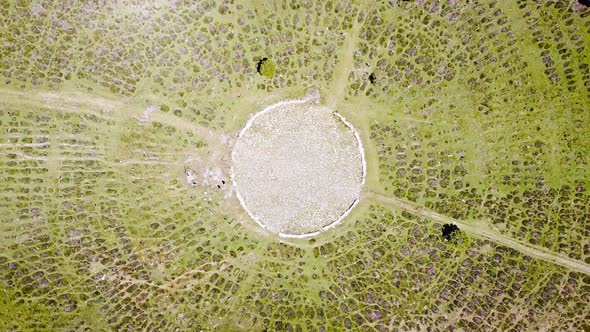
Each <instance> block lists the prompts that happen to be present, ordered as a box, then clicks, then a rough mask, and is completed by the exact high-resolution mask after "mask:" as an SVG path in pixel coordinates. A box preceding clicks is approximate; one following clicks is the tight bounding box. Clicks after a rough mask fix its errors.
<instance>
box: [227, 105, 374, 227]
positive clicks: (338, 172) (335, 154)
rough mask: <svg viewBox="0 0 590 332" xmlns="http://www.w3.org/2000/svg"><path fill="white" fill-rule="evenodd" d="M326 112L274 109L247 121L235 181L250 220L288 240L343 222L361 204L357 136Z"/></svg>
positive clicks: (237, 151) (360, 159)
mask: <svg viewBox="0 0 590 332" xmlns="http://www.w3.org/2000/svg"><path fill="white" fill-rule="evenodd" d="M343 120H344V119H343V118H342V117H341V116H340V115H338V114H337V113H334V112H333V111H332V110H330V109H329V108H326V107H322V106H319V105H317V104H313V103H309V102H305V101H292V102H283V103H279V104H276V105H273V106H271V107H269V108H267V109H265V110H263V111H261V112H260V113H258V114H256V115H255V116H254V117H253V118H251V119H250V121H249V122H248V124H247V125H246V127H245V128H244V129H243V130H242V132H241V133H240V137H239V138H238V141H237V143H236V146H235V148H234V151H233V155H232V158H233V167H232V169H233V177H232V178H233V181H234V185H235V186H236V189H237V194H238V198H239V199H240V201H241V203H242V205H243V206H244V208H245V209H246V210H247V211H248V213H249V214H250V216H251V217H252V218H254V220H255V221H256V222H257V223H258V224H260V225H261V226H262V227H264V228H266V229H267V230H269V231H271V232H274V233H278V234H280V235H283V236H306V235H314V234H317V232H318V231H321V230H322V229H324V228H326V227H330V226H332V225H334V224H336V223H338V222H339V221H340V220H341V219H342V217H344V216H345V214H346V213H347V212H348V210H349V209H351V208H352V207H354V204H356V202H357V201H358V197H359V194H360V191H361V187H362V185H363V183H364V175H365V174H364V173H365V167H364V156H363V152H362V147H361V145H360V141H359V140H358V135H355V132H354V129H352V127H349V125H348V124H345V123H344V122H343Z"/></svg>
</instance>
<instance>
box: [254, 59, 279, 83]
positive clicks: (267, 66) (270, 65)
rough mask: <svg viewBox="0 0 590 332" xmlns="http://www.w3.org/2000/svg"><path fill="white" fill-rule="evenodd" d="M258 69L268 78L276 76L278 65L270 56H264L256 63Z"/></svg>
mask: <svg viewBox="0 0 590 332" xmlns="http://www.w3.org/2000/svg"><path fill="white" fill-rule="evenodd" d="M256 70H257V71H258V73H259V74H260V75H262V76H266V77H268V78H272V77H273V76H275V71H276V70H277V65H276V64H275V63H274V61H272V60H271V59H269V58H262V59H260V61H258V64H257V65H256Z"/></svg>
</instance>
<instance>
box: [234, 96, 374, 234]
mask: <svg viewBox="0 0 590 332" xmlns="http://www.w3.org/2000/svg"><path fill="white" fill-rule="evenodd" d="M308 102H315V103H318V102H319V100H318V99H317V98H314V97H306V98H303V99H292V100H286V101H281V102H278V103H276V104H272V105H270V106H267V107H266V108H264V109H263V110H262V111H260V112H258V113H256V114H254V115H253V116H252V117H251V118H250V119H248V121H247V122H246V125H245V126H244V128H242V130H240V132H239V134H238V139H239V138H240V137H242V135H243V134H244V133H245V132H246V130H248V129H249V128H250V127H251V126H252V123H253V122H254V120H256V118H258V117H259V116H260V115H263V114H265V113H268V112H269V111H270V110H272V109H274V108H276V107H279V106H283V105H289V104H305V103H308ZM332 115H334V116H336V117H337V118H338V119H340V121H342V123H344V124H345V125H346V126H347V127H348V128H349V129H350V130H351V131H352V133H353V135H354V137H355V138H356V141H357V143H358V148H359V153H360V155H361V162H362V167H363V172H362V173H363V174H362V179H361V190H362V187H363V186H364V185H365V180H366V178H367V161H366V158H365V150H364V148H363V142H362V141H361V137H360V135H359V133H358V131H357V130H356V129H355V128H354V127H353V125H352V124H351V123H350V122H348V121H347V120H346V119H345V118H344V116H342V115H341V114H340V113H338V112H335V111H332ZM234 155H235V147H234V148H233V149H232V153H231V161H232V162H231V167H230V178H231V181H232V185H233V186H234V188H235V189H236V190H235V193H236V196H237V197H238V200H239V201H240V205H242V208H244V210H245V211H246V213H247V214H248V216H250V218H252V219H253V220H254V221H255V222H256V223H257V224H258V225H259V226H260V227H262V229H264V230H266V231H267V232H270V233H273V234H278V235H279V236H280V237H283V238H291V239H303V238H307V237H312V236H316V235H319V234H320V233H322V232H324V231H326V230H328V229H330V228H333V227H336V226H337V225H339V224H340V223H341V222H342V221H343V220H344V218H346V217H347V216H348V215H349V214H350V212H351V211H352V210H353V209H354V208H355V206H356V205H357V204H358V203H359V202H360V195H359V197H357V198H356V199H355V200H354V202H352V204H351V205H350V206H349V207H348V209H347V210H346V211H345V212H344V213H343V214H342V215H340V217H339V218H338V219H336V220H335V221H333V222H331V223H330V224H328V225H326V226H323V227H322V228H320V229H319V230H317V231H314V232H309V233H304V234H288V233H276V232H273V231H270V230H269V229H268V228H267V227H266V225H264V224H263V223H261V222H260V221H259V220H258V219H257V218H256V217H254V215H253V214H252V212H250V210H249V209H248V207H247V206H246V203H245V202H244V198H243V197H242V195H241V194H240V191H239V190H238V183H237V182H236V180H235V177H234V161H235V158H234Z"/></svg>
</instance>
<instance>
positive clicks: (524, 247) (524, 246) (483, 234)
mask: <svg viewBox="0 0 590 332" xmlns="http://www.w3.org/2000/svg"><path fill="white" fill-rule="evenodd" d="M369 196H370V198H373V199H374V200H375V201H378V202H381V203H383V204H386V205H392V206H394V207H397V208H400V209H402V210H404V211H407V212H410V213H411V214H414V215H417V216H421V217H425V218H428V219H431V220H435V221H438V222H441V223H449V224H455V225H457V226H459V228H460V229H462V230H464V231H465V232H467V233H468V234H471V235H473V236H475V237H478V238H481V239H485V240H489V241H492V242H495V243H498V244H500V245H503V246H505V247H508V248H512V249H514V250H517V251H519V252H521V253H523V254H525V255H528V256H531V257H534V258H537V259H542V260H544V261H547V262H550V263H553V264H557V265H560V266H563V267H566V268H568V269H571V270H574V271H577V272H580V273H583V274H586V275H590V265H588V264H586V263H584V262H581V261H577V260H575V259H572V258H569V257H567V256H564V255H561V254H556V253H554V252H551V251H549V250H548V249H546V248H543V247H538V246H534V245H531V244H528V243H525V242H522V241H518V240H516V239H513V238H510V237H507V236H505V235H503V234H500V233H499V232H497V231H495V230H492V229H491V228H490V227H489V226H488V225H486V224H482V223H478V224H477V225H474V224H470V223H466V222H464V221H461V220H457V219H453V218H450V217H447V216H443V215H441V214H438V213H436V212H433V211H430V210H428V209H426V208H423V207H421V206H417V205H416V204H415V203H411V202H406V201H403V200H401V199H399V198H395V197H389V196H386V195H383V194H380V193H376V192H370V193H369Z"/></svg>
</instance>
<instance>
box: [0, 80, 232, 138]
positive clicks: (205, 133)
mask: <svg viewBox="0 0 590 332" xmlns="http://www.w3.org/2000/svg"><path fill="white" fill-rule="evenodd" d="M0 104H8V105H34V106H36V107H39V108H41V109H42V108H46V109H52V110H56V111H63V112H68V113H82V114H91V115H94V116H97V117H99V118H103V119H115V120H116V119H119V120H121V119H127V120H131V119H136V120H137V121H138V122H140V123H143V122H147V121H158V122H161V123H163V124H167V125H170V126H173V127H175V128H178V129H184V130H188V131H191V132H193V133H195V134H197V135H198V136H199V137H202V138H203V139H205V140H206V141H207V142H208V143H214V144H213V145H215V144H216V143H217V142H218V139H219V137H220V136H221V134H222V133H221V132H215V131H213V130H211V129H209V128H205V127H202V126H198V125H195V124H193V123H190V122H188V121H185V120H184V119H181V118H178V117H176V116H174V115H172V114H168V113H164V112H160V111H146V107H141V106H140V105H136V104H133V103H131V102H129V103H126V102H125V100H123V101H118V100H113V99H107V98H103V97H101V96H96V95H91V94H86V93H80V92H55V91H16V90H13V89H7V88H0Z"/></svg>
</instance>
